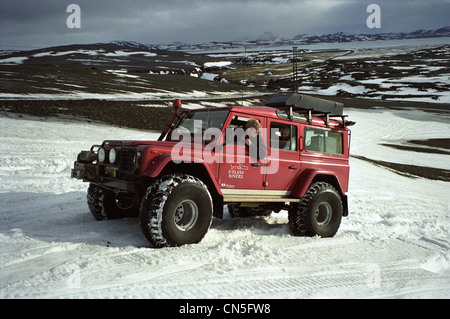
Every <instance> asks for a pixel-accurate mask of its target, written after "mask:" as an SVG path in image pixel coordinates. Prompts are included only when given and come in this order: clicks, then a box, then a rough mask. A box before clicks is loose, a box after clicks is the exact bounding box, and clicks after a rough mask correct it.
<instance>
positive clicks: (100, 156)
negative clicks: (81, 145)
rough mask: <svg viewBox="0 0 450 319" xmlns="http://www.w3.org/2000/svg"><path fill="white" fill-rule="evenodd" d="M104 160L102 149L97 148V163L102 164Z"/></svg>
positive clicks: (104, 152)
mask: <svg viewBox="0 0 450 319" xmlns="http://www.w3.org/2000/svg"><path fill="white" fill-rule="evenodd" d="M105 159H106V151H105V149H104V148H99V149H98V161H99V162H100V163H103V162H104V161H105Z"/></svg>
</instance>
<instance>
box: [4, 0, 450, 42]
mask: <svg viewBox="0 0 450 319" xmlns="http://www.w3.org/2000/svg"><path fill="white" fill-rule="evenodd" d="M72 3H74V4H78V5H79V7H80V9H81V16H80V21H81V28H79V29H78V28H73V29H70V28H68V27H67V24H66V20H67V18H68V17H69V16H70V14H71V13H67V12H66V9H67V6H68V5H69V4H72ZM371 3H374V4H378V5H379V6H380V8H381V28H380V29H369V28H368V27H367V25H366V19H367V17H368V16H369V15H370V13H367V12H366V9H367V6H368V5H369V4H371ZM449 13H450V0H270V1H269V0H162V1H156V0H130V1H125V0H89V1H88V0H0V49H23V50H25V49H33V48H42V47H48V46H53V45H63V44H71V43H97V42H109V41H114V40H129V41H137V42H141V43H145V44H162V43H169V42H175V41H179V42H186V43H201V42H209V41H229V40H239V39H255V38H257V37H258V36H259V35H260V34H262V33H264V32H266V31H270V32H272V33H274V34H275V35H278V36H281V37H287V38H289V37H293V36H295V35H297V34H301V33H307V34H318V35H319V34H324V33H332V32H339V31H343V32H348V33H380V32H398V31H402V32H410V31H415V30H417V29H437V28H440V27H443V26H447V25H449V24H450V23H449V20H450V19H449Z"/></svg>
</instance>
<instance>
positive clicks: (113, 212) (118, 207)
mask: <svg viewBox="0 0 450 319" xmlns="http://www.w3.org/2000/svg"><path fill="white" fill-rule="evenodd" d="M87 203H88V207H89V210H90V211H91V213H92V215H94V217H95V219H97V220H104V219H116V218H123V217H137V216H138V213H139V209H138V206H137V204H136V201H133V200H131V199H126V198H123V197H121V195H120V194H119V195H117V194H115V193H114V192H113V191H111V190H108V189H105V188H103V187H100V186H97V185H94V184H90V185H89V188H88V193H87Z"/></svg>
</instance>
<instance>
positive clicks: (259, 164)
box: [252, 163, 261, 167]
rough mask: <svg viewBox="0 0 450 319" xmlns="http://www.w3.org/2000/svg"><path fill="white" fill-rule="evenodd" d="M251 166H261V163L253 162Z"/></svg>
mask: <svg viewBox="0 0 450 319" xmlns="http://www.w3.org/2000/svg"><path fill="white" fill-rule="evenodd" d="M252 166H253V167H260V166H261V163H253V164H252Z"/></svg>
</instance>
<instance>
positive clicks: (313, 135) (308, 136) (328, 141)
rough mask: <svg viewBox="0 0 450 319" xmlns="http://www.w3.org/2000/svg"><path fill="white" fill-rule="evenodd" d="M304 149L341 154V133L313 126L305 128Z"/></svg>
mask: <svg viewBox="0 0 450 319" xmlns="http://www.w3.org/2000/svg"><path fill="white" fill-rule="evenodd" d="M305 149H306V150H307V151H308V152H316V153H325V154H333V155H342V154H344V152H343V149H344V147H343V134H342V133H341V132H335V131H328V130H322V129H319V128H314V127H308V126H307V127H306V128H305Z"/></svg>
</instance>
